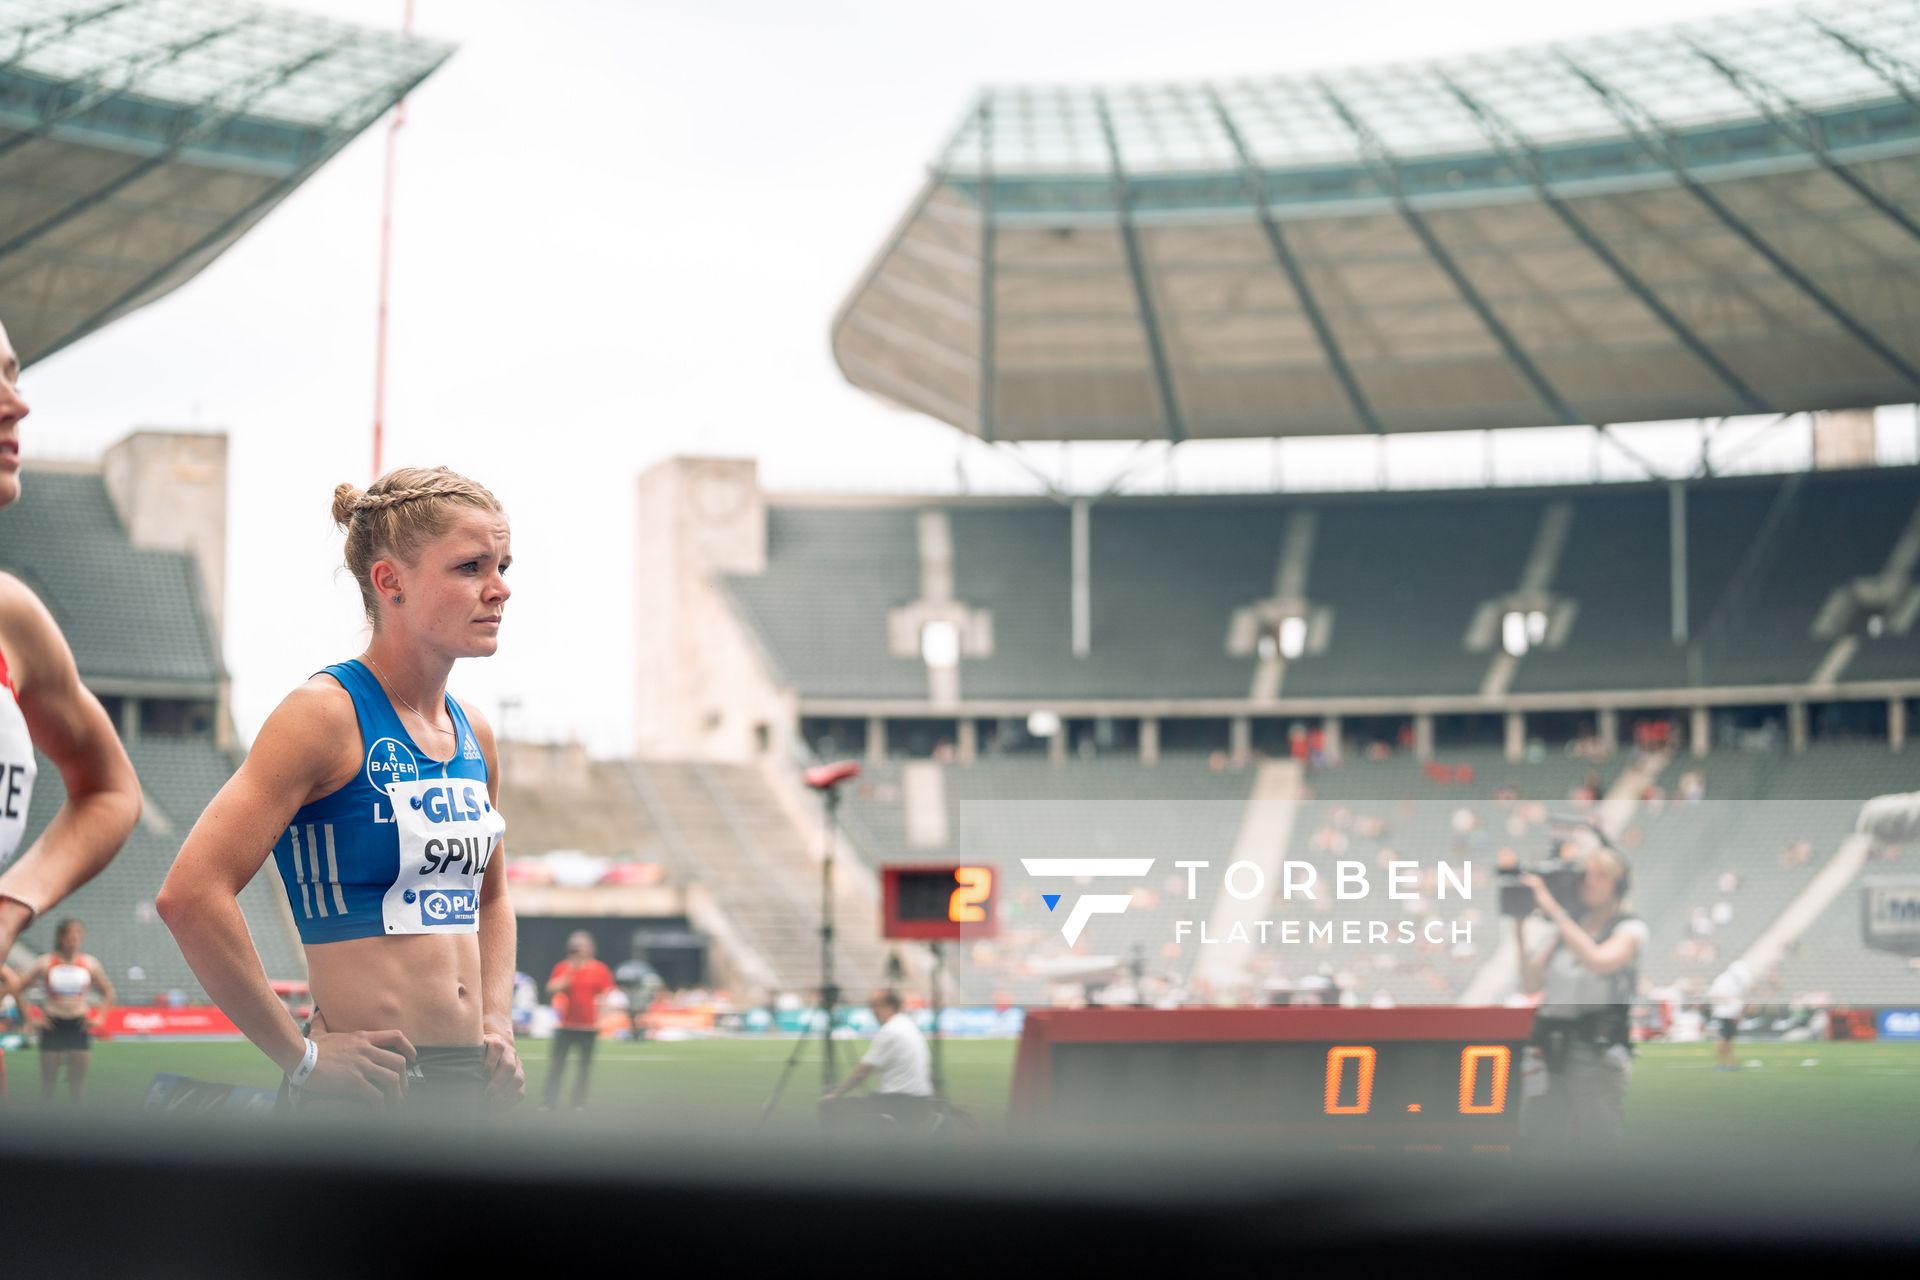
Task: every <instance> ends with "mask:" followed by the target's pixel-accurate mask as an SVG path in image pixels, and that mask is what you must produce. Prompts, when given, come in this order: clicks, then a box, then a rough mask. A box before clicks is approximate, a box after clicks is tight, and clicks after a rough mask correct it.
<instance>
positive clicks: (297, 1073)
mask: <svg viewBox="0 0 1920 1280" xmlns="http://www.w3.org/2000/svg"><path fill="white" fill-rule="evenodd" d="M319 1064H320V1046H319V1045H317V1044H315V1043H314V1042H313V1041H312V1040H308V1041H307V1051H306V1052H305V1053H303V1054H301V1055H300V1065H299V1066H297V1067H295V1068H294V1069H293V1070H291V1071H289V1072H287V1083H288V1084H290V1085H292V1086H293V1087H294V1088H296V1089H298V1088H299V1087H300V1086H301V1085H303V1084H305V1083H306V1082H307V1077H308V1076H310V1075H312V1074H313V1069H314V1068H315V1067H316V1066H318V1065H319Z"/></svg>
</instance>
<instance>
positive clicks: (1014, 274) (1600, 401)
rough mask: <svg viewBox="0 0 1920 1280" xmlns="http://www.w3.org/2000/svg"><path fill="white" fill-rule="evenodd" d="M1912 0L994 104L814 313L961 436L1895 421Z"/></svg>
mask: <svg viewBox="0 0 1920 1280" xmlns="http://www.w3.org/2000/svg"><path fill="white" fill-rule="evenodd" d="M1916 217H1920V0H1866V2H1862V3H1848V4H1830V5H1826V6H1814V7H1810V8H1805V9H1801V10H1795V11H1773V12H1762V13H1757V14H1746V15H1740V16H1735V17H1730V18H1725V19H1719V20H1715V21H1711V22H1704V23H1699V24H1694V25H1686V26H1677V27H1670V28H1662V29H1657V30H1651V31H1637V32H1633V33H1630V34H1623V35H1618V36H1612V37H1607V38H1597V39H1592V40H1587V41H1583V42H1579V43H1572V44H1563V45H1554V46H1547V47H1541V48H1530V49H1522V50H1510V51H1501V52H1497V53H1488V54H1485V55H1480V56H1473V57H1463V58H1458V59H1450V60H1445V61H1438V62H1431V63H1421V64H1415V65H1399V66H1382V67H1372V68H1365V69H1358V70H1344V71H1329V72H1327V73H1325V74H1310V75H1288V76H1274V77H1268V78H1264V79H1249V80H1231V81H1218V82H1213V83H1196V84H1152V85H1130V86H1125V87H1118V88H1039V87H1023V88H1008V89H993V90H989V91H987V92H985V93H984V94H982V96H981V97H980V99H979V101H978V103H977V104H976V105H975V107H974V108H973V109H972V110H971V111H970V112H969V114H968V115H967V117H966V118H965V121H964V123H963V124H962V125H961V127H960V130H959V132H958V133H957V135H956V136H955V137H954V138H953V139H952V141H951V143H950V144H949V145H948V146H947V147H946V149H945V150H944V151H943V152H942V153H941V155H940V158H939V159H938V161H937V162H936V163H935V164H934V166H933V168H932V172H931V175H930V177H929V179H928V181H927V183H926V185H925V187H924V189H923V190H922V192H921V194H920V196H919V197H918V199H917V200H916V201H915V202H914V204H913V205H912V207H911V208H910V210H909V211H908V213H907V215H906V217H905V219H904V220H903V221H902V222H901V223H900V225H899V227H898V229H897V231H896V232H895V234H894V236H893V238H892V239H891V240H890V241H889V242H888V244H887V245H886V247H885V249H884V250H883V251H882V253H881V254H880V256H879V258H878V259H877V260H876V261H875V262H874V264H873V265H872V267H871V268H870V270H869V271H868V273H867V275H866V276H865V278H864V279H862V280H861V281H860V283H859V285H858V286H857V288H856V289H855V290H854V293H853V295H852V297H851V298H850V299H849V300H848V301H847V303H846V304H845V306H844V307H843V308H842V310H841V312H840V314H839V316H838V317H837V318H836V320H835V323H834V329H833V347H834V354H835V357H836V359H837V360H838V361H839V364H840V367H841V369H842V370H843V371H844V372H845V374H846V376H847V378H848V379H849V380H850V381H852V382H853V383H854V384H855V385H857V386H860V387H862V388H865V389H867V390H869V391H872V392H875V393H877V394H879V395H881V396H884V397H886V398H888V399H891V400H893V401H895V402H897V403H899V404H902V405H905V406H907V407H910V408H913V409H917V410H921V411H923V412H925V413H928V414H931V415H932V416H934V417H936V418H938V419H940V420H942V421H945V422H948V423H950V424H952V425H953V426H956V427H959V428H960V429H961V430H963V431H967V432H971V433H973V434H975V435H978V436H980V437H982V438H985V439H988V440H1031V439H1042V440H1072V439H1146V438H1166V439H1172V440H1180V439H1185V438H1190V437H1268V436H1288V435H1330V434H1341V433H1357V432H1367V431H1378V432H1398V431H1435V430H1447V429H1455V428H1459V429H1469V428H1493V427H1527V426H1545V425H1553V424H1587V423H1591V424H1603V423H1611V422H1636V421H1654V420H1661V419H1669V418H1691V417H1717V416H1721V415H1728V414H1739V413H1767V412H1788V411H1799V410H1808V409H1833V408H1844V407H1855V406H1866V405H1876V404H1890V403H1905V402H1909V401H1913V400H1916V399H1920V222H1916Z"/></svg>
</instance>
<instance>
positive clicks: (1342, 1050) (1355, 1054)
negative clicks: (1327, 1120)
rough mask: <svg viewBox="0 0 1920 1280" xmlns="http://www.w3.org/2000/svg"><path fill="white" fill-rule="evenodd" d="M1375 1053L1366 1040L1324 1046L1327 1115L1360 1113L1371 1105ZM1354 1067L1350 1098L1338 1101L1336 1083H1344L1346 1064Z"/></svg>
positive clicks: (1338, 1088)
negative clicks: (1355, 1069)
mask: <svg viewBox="0 0 1920 1280" xmlns="http://www.w3.org/2000/svg"><path fill="white" fill-rule="evenodd" d="M1376 1056H1378V1055H1376V1054H1375V1052H1374V1048H1373V1046H1372V1045H1370V1044H1337V1045H1334V1046H1333V1047H1332V1048H1331V1049H1328V1050H1327V1097H1326V1112H1327V1114H1328V1115H1330V1116H1363V1115H1365V1114H1367V1112H1368V1111H1369V1110H1370V1109H1371V1108H1372V1107H1373V1062H1374V1059H1375V1057H1376ZM1349 1062H1351V1063H1354V1064H1355V1065H1356V1067H1357V1070H1358V1079H1357V1081H1356V1082H1355V1088H1354V1094H1353V1101H1352V1102H1351V1103H1342V1102H1341V1101H1340V1086H1341V1085H1342V1084H1343V1083H1345V1081H1346V1075H1347V1064H1348V1063H1349Z"/></svg>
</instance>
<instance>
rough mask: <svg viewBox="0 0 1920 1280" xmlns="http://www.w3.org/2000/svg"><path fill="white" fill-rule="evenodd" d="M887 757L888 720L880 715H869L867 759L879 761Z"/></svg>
mask: <svg viewBox="0 0 1920 1280" xmlns="http://www.w3.org/2000/svg"><path fill="white" fill-rule="evenodd" d="M886 758H887V722H886V721H885V720H883V719H881V718H880V717H879V716H868V717H867V759H868V760H871V761H873V762H874V763H876V764H877V763H879V762H880V761H882V760H885V759H886Z"/></svg>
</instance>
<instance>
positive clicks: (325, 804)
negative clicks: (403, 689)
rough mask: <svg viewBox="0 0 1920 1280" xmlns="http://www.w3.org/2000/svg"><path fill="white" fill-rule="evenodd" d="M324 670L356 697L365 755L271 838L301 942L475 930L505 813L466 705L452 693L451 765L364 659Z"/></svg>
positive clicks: (355, 707) (504, 823)
mask: <svg viewBox="0 0 1920 1280" xmlns="http://www.w3.org/2000/svg"><path fill="white" fill-rule="evenodd" d="M326 674H327V675H330V676H332V677H333V678H334V679H335V680H338V681H339V682H340V685H341V687H342V688H344V689H345V690H346V691H347V693H348V694H349V695H350V696H351V697H352V698H353V712H354V715H355V716H356V717H357V718H358V719H359V721H360V745H361V749H362V752H363V764H362V766H361V768H360V771H359V772H358V773H356V774H355V775H354V777H353V780H352V781H351V782H349V783H347V784H346V785H345V786H343V787H341V788H340V789H339V790H338V791H335V792H334V793H333V794H332V795H329V796H325V797H322V798H321V799H319V800H316V801H314V802H313V803H312V804H309V805H305V806H303V807H302V808H301V809H300V811H299V812H298V813H296V814H295V815H294V818H293V823H292V825H291V826H289V827H288V828H287V829H286V830H285V831H283V832H281V834H280V838H279V839H278V840H276V841H274V845H273V858H274V862H275V864H276V865H277V866H278V867H279V868H280V879H281V882H282V883H283V884H284V885H285V887H286V890H287V902H288V904H289V905H290V906H291V907H292V908H293V922H294V924H295V925H296V926H298V928H299V930H300V941H301V942H303V943H309V944H311V943H316V942H341V941H344V940H346V939H348V938H372V937H377V936H380V935H382V934H397V933H475V932H477V931H478V930H479V928H480V877H481V875H482V873H483V872H485V871H486V869H487V863H488V862H489V861H491V860H492V858H493V855H494V852H495V851H496V850H497V849H498V848H499V847H500V839H501V836H502V834H503V833H504V832H505V830H506V821H505V819H503V818H502V817H501V816H500V813H499V811H498V810H496V809H495V808H494V807H493V804H492V801H491V800H489V799H488V796H487V762H486V759H485V757H483V756H482V755H481V753H480V744H479V743H478V742H477V741H475V739H474V736H473V729H472V728H471V727H470V726H469V725H468V724H467V717H466V716H465V714H463V713H462V712H461V710H460V704H459V703H457V702H455V701H454V700H453V698H452V697H451V696H449V697H448V698H447V714H448V715H450V716H451V717H453V729H454V735H455V737H456V739H457V740H458V750H456V751H455V752H454V754H453V758H452V759H451V760H447V761H445V762H442V761H439V760H436V759H434V758H433V757H431V756H429V755H427V753H426V752H424V751H422V750H420V748H419V747H418V746H416V745H415V744H414V741H413V738H412V736H411V735H409V734H408V733H407V731H406V729H405V728H404V727H403V726H402V725H401V723H400V717H399V715H398V714H397V713H396V712H395V711H394V709H393V703H392V702H391V701H389V700H388V698H387V693H386V690H385V689H383V688H381V686H380V682H379V681H378V680H377V679H375V678H374V675H373V673H372V672H371V671H369V670H368V669H367V668H366V667H365V666H364V665H362V664H361V663H360V662H359V661H358V660H357V659H356V660H354V661H351V662H342V663H336V664H334V665H333V666H330V667H328V668H327V669H326Z"/></svg>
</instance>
